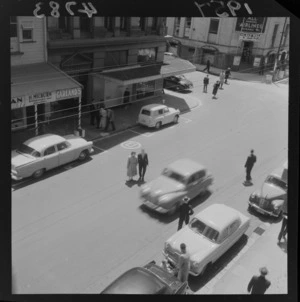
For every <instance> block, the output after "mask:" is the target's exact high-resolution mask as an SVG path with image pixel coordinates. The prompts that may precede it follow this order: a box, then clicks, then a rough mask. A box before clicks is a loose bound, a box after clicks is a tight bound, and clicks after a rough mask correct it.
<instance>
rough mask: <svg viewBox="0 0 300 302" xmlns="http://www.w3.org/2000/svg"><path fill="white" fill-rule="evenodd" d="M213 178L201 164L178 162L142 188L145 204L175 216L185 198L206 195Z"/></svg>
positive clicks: (188, 160) (190, 161) (141, 194)
mask: <svg viewBox="0 0 300 302" xmlns="http://www.w3.org/2000/svg"><path fill="white" fill-rule="evenodd" d="M212 182H213V177H212V175H211V173H210V172H208V171H207V169H206V168H205V167H204V166H202V165H201V164H199V163H197V162H195V161H193V160H190V159H180V160H177V161H175V162H173V163H171V164H170V165H168V167H167V168H165V169H164V170H163V171H162V174H161V175H160V176H159V177H158V178H156V179H155V180H152V181H150V182H149V183H147V184H145V185H143V186H142V187H141V191H140V196H141V199H142V202H143V204H144V205H145V206H146V207H148V208H150V209H152V210H155V211H157V212H160V213H168V214H173V213H174V212H175V211H176V210H177V209H178V208H179V206H180V204H181V203H182V199H183V197H185V196H187V197H189V198H190V199H193V198H195V197H196V196H197V195H199V194H201V193H205V192H206V191H207V189H208V187H209V186H210V185H211V184H212Z"/></svg>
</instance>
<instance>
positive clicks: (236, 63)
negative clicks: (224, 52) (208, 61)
mask: <svg viewBox="0 0 300 302" xmlns="http://www.w3.org/2000/svg"><path fill="white" fill-rule="evenodd" d="M240 62H241V56H234V58H233V65H234V66H239V65H240Z"/></svg>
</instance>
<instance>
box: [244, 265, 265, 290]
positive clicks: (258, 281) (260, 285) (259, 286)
mask: <svg viewBox="0 0 300 302" xmlns="http://www.w3.org/2000/svg"><path fill="white" fill-rule="evenodd" d="M259 271H260V276H253V277H252V278H251V280H250V282H249V284H248V288H247V290H248V292H249V293H251V295H257V294H259V295H263V294H264V293H265V291H266V290H267V289H268V288H269V287H270V285H271V282H270V281H269V280H268V279H266V275H267V274H268V270H267V268H266V267H261V268H260V269H259Z"/></svg>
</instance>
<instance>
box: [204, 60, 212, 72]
mask: <svg viewBox="0 0 300 302" xmlns="http://www.w3.org/2000/svg"><path fill="white" fill-rule="evenodd" d="M209 69H210V60H207V61H206V67H205V68H204V69H203V71H206V70H207V73H209Z"/></svg>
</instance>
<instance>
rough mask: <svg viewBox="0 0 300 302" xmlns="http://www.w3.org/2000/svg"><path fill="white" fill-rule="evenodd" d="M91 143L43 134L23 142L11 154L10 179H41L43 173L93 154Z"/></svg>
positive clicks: (75, 138) (75, 137) (76, 137)
mask: <svg viewBox="0 0 300 302" xmlns="http://www.w3.org/2000/svg"><path fill="white" fill-rule="evenodd" d="M92 147H93V142H88V141H86V140H85V139H83V138H81V137H78V136H75V135H72V134H71V135H66V136H64V137H62V136H59V135H55V134H44V135H40V136H36V137H34V138H31V139H29V140H27V141H25V142H24V143H23V144H21V145H20V147H19V148H18V149H16V150H14V151H12V152H11V177H12V179H14V180H21V179H23V178H25V177H30V176H32V177H34V178H39V177H41V176H42V175H43V174H44V172H45V171H47V170H50V169H53V168H56V167H58V166H61V165H64V164H66V163H69V162H71V161H74V160H76V159H78V160H85V159H86V158H87V157H88V156H89V155H90V153H92V152H93V148H92Z"/></svg>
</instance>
